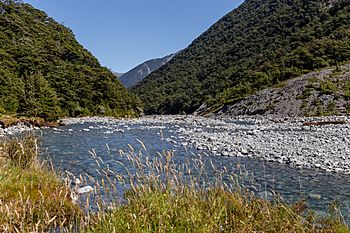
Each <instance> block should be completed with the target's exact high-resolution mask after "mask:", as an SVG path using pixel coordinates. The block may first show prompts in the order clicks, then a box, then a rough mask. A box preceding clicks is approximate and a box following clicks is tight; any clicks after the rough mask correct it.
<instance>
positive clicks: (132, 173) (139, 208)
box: [0, 136, 350, 233]
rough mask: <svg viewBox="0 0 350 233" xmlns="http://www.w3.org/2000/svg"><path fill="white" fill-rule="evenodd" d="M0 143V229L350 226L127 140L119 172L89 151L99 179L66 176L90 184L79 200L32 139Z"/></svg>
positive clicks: (207, 166) (208, 166)
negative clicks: (127, 148) (137, 149)
mask: <svg viewBox="0 0 350 233" xmlns="http://www.w3.org/2000/svg"><path fill="white" fill-rule="evenodd" d="M142 147H143V151H147V149H146V147H145V145H143V144H142ZM1 148H2V149H1V152H0V155H1V158H2V159H1V167H0V232H50V231H54V232H106V233H107V232H108V233H109V232H145V233H146V232H208V233H209V232H287V233H288V232H350V231H349V229H348V228H347V227H346V226H345V225H344V224H343V223H342V220H341V216H339V215H337V212H334V213H333V214H332V215H330V216H328V217H323V218H321V217H317V216H315V215H313V214H312V213H309V212H307V211H306V210H305V205H304V203H303V202H299V203H296V204H294V205H287V204H286V203H285V202H284V201H283V200H282V199H281V198H279V197H278V196H277V195H276V196H275V197H274V199H272V200H265V199H262V198H259V197H257V196H256V195H255V194H254V192H252V191H250V190H251V189H249V188H244V187H243V186H242V185H241V184H240V177H238V176H237V175H235V174H230V173H228V171H227V170H226V169H225V168H222V169H218V168H216V167H215V166H214V164H212V163H211V162H210V160H207V161H204V160H202V159H200V158H199V159H188V160H186V161H184V162H182V163H176V162H175V161H174V155H173V153H170V152H165V153H163V154H157V155H154V156H152V155H143V154H142V153H140V152H135V151H134V149H133V148H132V147H131V146H130V151H129V152H127V153H125V152H122V151H121V152H120V154H118V155H111V156H116V157H115V162H116V164H117V165H119V166H120V167H121V168H123V169H124V170H125V173H123V174H125V175H123V174H118V173H116V172H115V171H113V170H111V169H110V168H109V165H108V164H105V163H104V162H103V160H102V159H101V158H99V157H98V155H97V154H96V153H95V152H94V151H92V152H91V154H92V156H93V158H94V159H95V160H96V172H97V173H98V174H99V175H100V178H99V179H94V178H92V177H90V176H88V175H87V177H83V176H80V177H72V176H73V174H70V175H71V179H78V180H80V181H82V182H83V183H86V182H88V183H89V184H90V185H93V186H94V192H93V193H91V194H90V195H86V196H80V199H81V200H80V201H78V202H77V203H79V204H76V203H75V201H73V196H72V194H74V192H76V190H74V187H72V186H71V180H69V179H68V180H66V182H63V181H62V177H61V176H59V174H57V173H56V172H54V171H52V170H49V169H48V168H47V167H48V166H47V165H45V164H43V163H40V162H39V161H38V160H37V153H38V147H37V143H36V138H34V137H32V136H30V137H26V138H23V139H21V140H15V141H5V142H2V143H1ZM27 154H29V155H27ZM145 154H147V153H145ZM119 156H120V157H119ZM22 158H24V160H23V161H22V162H18V160H20V159H22ZM121 158H122V159H121ZM120 161H124V162H123V163H121V162H120ZM120 187H122V188H124V189H125V194H124V196H120V194H118V189H120ZM119 191H120V190H119ZM75 195H76V194H75ZM118 195H119V196H118ZM84 198H86V199H85V200H84Z"/></svg>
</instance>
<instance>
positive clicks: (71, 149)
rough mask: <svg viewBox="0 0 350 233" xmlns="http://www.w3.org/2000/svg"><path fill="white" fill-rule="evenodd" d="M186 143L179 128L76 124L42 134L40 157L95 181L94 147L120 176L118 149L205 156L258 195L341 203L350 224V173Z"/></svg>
mask: <svg viewBox="0 0 350 233" xmlns="http://www.w3.org/2000/svg"><path fill="white" fill-rule="evenodd" d="M177 127H178V126H177ZM138 140H140V141H142V142H143V143H144V145H145V146H146V148H147V151H144V149H143V147H142V145H141V143H140V142H139V141H138ZM183 143H184V142H182V139H181V137H180V138H179V135H176V129H175V125H173V124H163V123H156V122H155V123H149V122H148V123H137V122H133V123H125V122H123V123H118V122H101V123H79V124H72V125H67V126H64V127H60V128H59V129H49V130H44V131H43V132H42V139H41V147H43V148H46V149H47V150H46V152H45V153H43V155H42V156H44V157H45V158H50V159H52V162H53V164H54V166H55V168H58V169H60V170H61V171H70V172H72V173H74V174H75V175H79V174H89V175H91V176H93V177H97V174H96V173H97V172H96V168H97V164H96V162H95V159H94V158H93V156H92V155H91V153H90V152H89V151H91V150H92V149H94V150H95V151H96V154H97V155H98V156H99V157H101V159H102V160H103V161H104V163H105V164H108V166H109V167H110V169H111V170H114V171H115V172H117V173H125V169H124V168H122V167H121V166H120V164H118V163H116V162H115V161H116V160H122V159H123V158H120V157H119V156H117V155H118V154H119V151H120V150H123V151H129V150H130V146H132V147H133V148H134V150H135V151H138V150H143V153H146V154H148V155H149V156H155V155H156V153H157V152H162V151H170V150H172V151H174V160H175V161H176V163H183V162H184V161H186V160H188V159H191V158H193V157H194V156H195V155H194V154H201V155H202V156H203V157H204V160H209V159H210V160H212V161H213V162H214V164H215V166H216V167H222V166H225V167H226V168H227V169H228V170H229V172H235V173H241V174H242V173H244V174H243V175H242V177H243V178H242V180H241V182H242V185H248V186H249V185H251V183H250V182H251V181H250V180H251V178H253V179H254V181H255V184H254V186H255V188H256V193H257V195H261V196H264V197H265V196H267V195H269V194H270V191H271V190H273V191H274V192H277V193H279V194H280V195H281V196H282V197H283V199H284V200H285V201H287V202H295V201H298V200H300V199H305V200H306V201H307V205H308V207H309V208H310V209H312V210H314V211H316V212H320V213H322V212H324V211H327V208H328V207H329V205H330V204H331V203H333V202H335V201H339V203H340V205H341V209H342V212H343V214H344V216H345V218H346V220H347V222H349V217H348V216H349V215H350V209H349V207H348V206H349V202H350V182H349V175H341V174H333V173H328V172H324V171H321V170H318V169H300V168H293V167H290V166H288V165H284V164H279V163H268V162H263V161H261V160H258V159H253V158H240V157H223V156H215V155H210V154H209V153H206V152H205V151H197V150H196V149H194V148H186V147H185V146H183ZM107 145H108V146H107ZM108 148H109V149H108ZM121 162H123V161H121ZM237 167H240V168H241V169H237ZM242 168H243V169H242ZM242 170H243V172H242Z"/></svg>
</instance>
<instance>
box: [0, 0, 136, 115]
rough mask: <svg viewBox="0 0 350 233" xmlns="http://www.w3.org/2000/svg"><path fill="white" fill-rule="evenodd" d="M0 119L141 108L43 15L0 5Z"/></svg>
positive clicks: (10, 0)
mask: <svg viewBox="0 0 350 233" xmlns="http://www.w3.org/2000/svg"><path fill="white" fill-rule="evenodd" d="M0 22H1V24H0V61H1V62H0V114H1V113H6V114H8V113H15V112H17V113H19V114H22V115H26V116H34V117H41V118H45V119H46V120H54V119H57V118H59V117H60V116H80V115H111V116H126V115H131V116H134V115H137V114H138V113H139V109H138V107H140V103H139V101H138V99H137V98H135V97H134V96H132V95H130V94H129V93H128V92H127V91H126V90H125V88H124V87H123V86H122V85H121V84H120V83H119V81H118V80H117V79H116V77H115V76H114V75H113V73H112V72H111V71H110V70H108V69H107V68H105V67H102V66H101V65H100V63H99V62H98V60H97V59H96V58H95V57H94V56H93V55H92V54H91V53H90V52H89V51H87V50H86V49H85V48H84V47H83V46H81V45H80V44H79V43H78V42H77V41H76V39H75V36H74V34H73V32H72V31H71V30H70V29H69V28H67V27H65V26H64V25H62V24H60V23H57V22H55V21H54V20H53V19H52V18H50V17H49V16H48V15H46V13H44V12H42V11H40V10H37V9H35V8H33V7H32V6H31V5H29V4H25V3H23V2H22V1H19V0H0Z"/></svg>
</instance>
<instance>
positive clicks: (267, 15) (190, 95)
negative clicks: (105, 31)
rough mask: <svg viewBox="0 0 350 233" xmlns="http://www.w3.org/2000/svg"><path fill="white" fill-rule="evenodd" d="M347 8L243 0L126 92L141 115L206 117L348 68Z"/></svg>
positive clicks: (345, 0) (330, 3)
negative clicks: (295, 81)
mask: <svg viewBox="0 0 350 233" xmlns="http://www.w3.org/2000/svg"><path fill="white" fill-rule="evenodd" d="M349 3H350V1H349V0H309V1H305V0H294V1H290V0H246V1H245V2H244V3H243V4H242V5H241V6H240V7H238V8H237V9H235V10H233V11H232V12H230V13H229V14H227V15H226V16H224V17H223V18H222V19H220V20H219V21H218V22H217V23H216V24H214V25H213V26H212V27H211V28H210V29H209V30H208V31H206V32H205V33H203V34H202V35H201V36H200V37H199V38H197V39H196V40H194V41H193V42H192V44H191V45H189V47H187V48H186V49H185V50H183V51H182V52H180V53H179V54H178V55H177V56H175V57H174V58H173V59H172V60H171V61H170V62H169V63H168V64H167V65H165V66H162V67H161V68H160V69H159V70H158V71H156V72H154V73H152V74H150V75H149V76H148V77H147V78H146V79H145V80H143V81H142V82H141V83H139V84H138V85H137V86H136V87H135V88H134V89H133V92H134V93H136V94H137V95H139V97H140V98H141V99H142V101H143V102H144V104H145V112H146V113H148V114H155V113H158V114H164V113H167V114H177V113H191V112H193V111H194V110H196V109H197V108H198V107H199V106H200V105H201V104H202V103H206V104H207V105H208V106H210V107H211V111H214V112H215V111H216V110H218V109H221V108H222V107H223V106H225V105H227V104H232V103H235V102H237V101H239V100H241V99H242V98H244V97H246V96H249V95H251V94H253V93H256V92H257V91H259V90H261V89H263V88H265V87H271V86H274V85H277V84H279V83H280V82H283V81H285V80H287V79H291V78H293V77H297V76H299V75H301V74H304V73H308V72H310V71H314V70H319V69H322V68H325V67H331V66H333V67H338V66H339V65H340V64H341V63H344V62H347V61H349V60H350V38H349V37H350V4H349Z"/></svg>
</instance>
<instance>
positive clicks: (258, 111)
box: [219, 64, 350, 117]
mask: <svg viewBox="0 0 350 233" xmlns="http://www.w3.org/2000/svg"><path fill="white" fill-rule="evenodd" d="M349 113H350V65H349V64H348V65H344V66H342V67H341V68H340V70H339V71H337V70H335V69H328V70H323V71H319V72H313V73H309V74H306V75H303V76H301V77H298V78H295V79H291V80H288V81H287V82H285V83H281V84H280V85H279V86H278V87H275V88H266V89H264V90H262V91H260V92H258V93H256V94H254V95H252V96H249V97H247V98H245V99H243V100H241V101H239V102H237V103H235V104H233V105H230V106H226V107H224V108H223V109H222V110H221V111H220V112H219V114H225V115H226V114H227V115H233V116H238V115H276V116H286V117H287V116H288V117H295V116H323V115H348V114H349Z"/></svg>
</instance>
